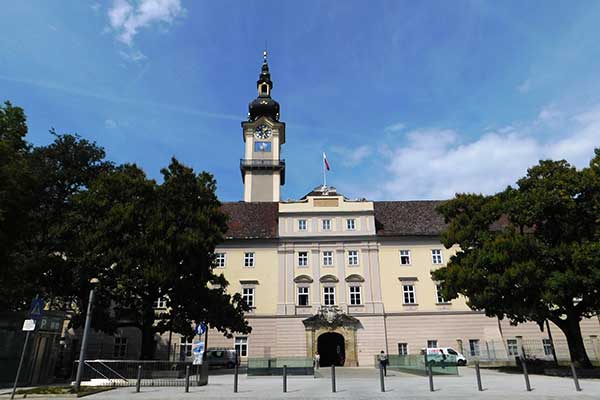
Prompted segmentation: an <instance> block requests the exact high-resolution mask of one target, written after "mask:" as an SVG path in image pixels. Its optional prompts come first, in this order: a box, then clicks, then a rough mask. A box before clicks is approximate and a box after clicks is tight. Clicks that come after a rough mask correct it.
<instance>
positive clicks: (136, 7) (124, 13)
mask: <svg viewBox="0 0 600 400" xmlns="http://www.w3.org/2000/svg"><path fill="white" fill-rule="evenodd" d="M184 13H185V9H184V8H183V6H182V5H181V0H138V1H136V2H132V1H131V0H114V1H113V4H112V7H110V9H109V10H108V18H109V21H110V26H111V28H112V29H113V31H114V32H116V34H117V38H118V39H119V40H120V41H121V42H123V43H125V44H127V45H130V46H131V45H132V44H133V38H134V37H135V35H137V33H138V31H139V30H140V29H141V28H146V27H149V26H150V25H154V24H158V25H169V24H171V23H173V21H174V20H175V19H176V18H177V17H179V16H182V15H183V14H184Z"/></svg>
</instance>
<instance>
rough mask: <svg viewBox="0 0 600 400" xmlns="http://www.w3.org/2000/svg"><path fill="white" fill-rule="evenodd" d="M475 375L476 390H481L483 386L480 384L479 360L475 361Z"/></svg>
mask: <svg viewBox="0 0 600 400" xmlns="http://www.w3.org/2000/svg"><path fill="white" fill-rule="evenodd" d="M475 376H476V377H477V390H479V391H480V392H483V386H482V385H481V370H480V369H479V361H476V362H475Z"/></svg>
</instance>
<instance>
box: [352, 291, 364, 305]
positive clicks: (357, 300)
mask: <svg viewBox="0 0 600 400" xmlns="http://www.w3.org/2000/svg"><path fill="white" fill-rule="evenodd" d="M361 304H362V299H361V296H360V286H350V305H352V306H359V305H361Z"/></svg>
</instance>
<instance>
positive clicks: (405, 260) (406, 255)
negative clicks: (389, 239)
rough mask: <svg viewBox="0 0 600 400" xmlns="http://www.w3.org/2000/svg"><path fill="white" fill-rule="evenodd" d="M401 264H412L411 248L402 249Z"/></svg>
mask: <svg viewBox="0 0 600 400" xmlns="http://www.w3.org/2000/svg"><path fill="white" fill-rule="evenodd" d="M400 265H410V250H400Z"/></svg>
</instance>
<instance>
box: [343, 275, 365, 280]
mask: <svg viewBox="0 0 600 400" xmlns="http://www.w3.org/2000/svg"><path fill="white" fill-rule="evenodd" d="M364 281H365V278H363V277H362V276H360V275H358V274H352V275H348V276H347V277H346V282H364Z"/></svg>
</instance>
